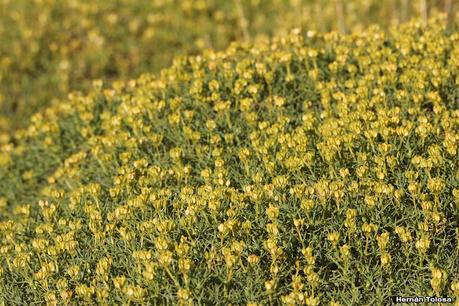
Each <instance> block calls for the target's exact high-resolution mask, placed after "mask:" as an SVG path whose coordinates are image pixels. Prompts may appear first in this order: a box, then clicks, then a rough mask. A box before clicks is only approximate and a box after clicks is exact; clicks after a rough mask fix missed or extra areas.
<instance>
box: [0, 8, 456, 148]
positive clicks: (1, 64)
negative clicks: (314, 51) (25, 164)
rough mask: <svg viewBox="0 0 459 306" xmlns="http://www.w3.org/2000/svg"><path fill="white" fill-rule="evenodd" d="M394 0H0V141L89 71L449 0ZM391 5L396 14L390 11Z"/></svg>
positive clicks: (110, 72) (111, 74) (404, 12)
mask: <svg viewBox="0 0 459 306" xmlns="http://www.w3.org/2000/svg"><path fill="white" fill-rule="evenodd" d="M395 2H397V1H394V3H392V1H377V0H349V1H343V0H338V1H335V0H321V1H315V0H314V1H313V0H296V1H286V0H281V1H279V0H263V1H260V0H235V1H221V0H180V1H179V0H167V1H166V0H136V1H131V0H119V1H112V0H107V1H91V0H2V1H0V12H1V13H0V143H6V142H8V140H9V133H8V131H11V130H12V129H16V128H18V127H24V126H27V123H28V122H29V118H30V115H32V114H33V113H34V112H35V111H37V110H39V109H42V108H43V107H44V106H46V105H50V104H51V103H53V101H54V102H56V103H59V102H58V98H62V97H64V98H65V96H66V94H67V93H68V92H69V91H71V90H81V89H86V88H88V87H89V85H90V84H91V79H93V78H105V79H108V80H113V79H129V78H133V77H138V75H139V74H140V73H144V72H157V71H159V70H160V69H161V68H164V67H167V66H169V65H170V64H171V62H172V58H173V57H174V56H176V55H179V54H197V52H199V51H200V50H203V49H207V48H214V49H222V48H225V47H227V46H228V45H229V43H230V42H232V41H233V40H241V39H246V40H254V39H257V37H260V36H265V35H272V34H276V33H282V32H285V31H286V30H287V29H290V28H292V27H299V26H301V27H304V28H307V29H312V30H328V29H331V28H338V27H339V28H342V29H344V30H347V31H349V30H351V29H357V30H359V29H362V28H363V27H364V26H366V25H368V24H369V23H370V22H377V23H381V24H384V25H387V26H388V25H394V24H397V23H398V21H400V20H403V19H406V18H408V17H409V16H423V15H426V14H427V13H429V14H430V13H431V12H433V11H438V10H445V11H450V12H453V11H454V7H453V5H452V2H453V1H452V0H441V1H440V0H436V1H429V5H428V6H425V7H423V6H422V5H418V4H417V1H412V2H413V3H409V2H408V1H407V0H406V1H404V0H402V1H401V3H400V4H397V3H395ZM415 2H416V3H415ZM422 2H423V1H421V3H422ZM448 3H450V4H451V5H449V6H448V5H447V4H448ZM398 6H400V9H399V10H398V11H400V14H399V13H394V12H396V11H397V10H394V7H398ZM336 12H340V14H339V16H340V18H338V19H336V18H335V16H336ZM451 14H452V13H451Z"/></svg>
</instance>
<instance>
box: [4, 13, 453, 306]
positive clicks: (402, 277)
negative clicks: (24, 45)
mask: <svg viewBox="0 0 459 306" xmlns="http://www.w3.org/2000/svg"><path fill="white" fill-rule="evenodd" d="M442 24H444V23H443V21H441V20H432V21H431V22H430V25H429V26H428V27H427V28H424V27H423V26H421V23H420V22H415V23H412V24H409V25H404V26H401V27H400V28H399V29H398V30H397V31H393V32H390V33H385V32H383V31H381V30H379V29H377V28H374V27H371V28H369V29H368V31H367V32H365V33H362V34H354V35H346V36H341V35H338V34H337V33H330V34H325V35H319V34H314V33H312V32H309V34H308V35H304V36H302V35H300V34H299V33H298V31H297V32H294V33H291V34H289V35H287V36H283V37H279V38H276V39H274V40H272V41H270V42H262V41H260V42H258V43H256V44H248V43H247V44H244V43H240V44H233V45H232V46H231V47H229V48H228V49H227V50H226V51H224V52H214V51H208V52H205V53H204V54H203V55H201V56H195V57H189V58H180V59H177V60H175V61H174V63H173V65H172V66H171V67H170V68H169V69H166V70H163V71H162V73H161V74H160V75H157V76H154V75H143V76H142V77H140V78H138V79H135V80H130V81H126V82H114V83H113V84H112V85H104V84H103V83H102V82H100V81H95V82H94V84H93V87H92V89H91V91H89V92H88V93H87V94H85V95H83V94H78V93H74V94H71V95H69V97H68V99H67V100H65V101H61V102H60V103H58V104H57V105H56V106H53V107H51V108H48V109H47V110H46V111H44V112H42V113H39V114H36V115H34V116H33V118H32V120H31V124H30V126H29V127H28V128H27V129H25V130H21V131H19V132H17V133H16V135H15V137H14V138H13V139H12V141H11V142H10V143H8V144H7V145H3V146H1V151H0V182H1V184H2V185H1V188H0V198H1V200H0V220H1V221H0V253H1V257H0V260H1V264H0V267H1V268H0V277H1V279H0V299H4V300H5V301H13V302H15V303H24V304H31V303H32V302H35V303H39V304H41V303H44V302H46V303H49V304H51V305H53V304H59V305H61V304H65V303H69V304H88V303H90V302H93V303H97V304H101V303H108V304H120V303H128V302H131V303H144V304H148V303H151V304H153V303H157V304H176V303H180V304H190V303H191V304H193V303H194V304H219V303H221V304H229V303H233V304H249V305H256V303H259V304H269V303H273V304H277V303H280V302H282V303H284V304H289V305H294V304H306V305H318V303H319V302H320V303H322V304H328V303H330V304H331V305H360V304H368V305H383V304H387V303H388V298H389V297H390V296H392V295H404V296H415V295H420V296H426V295H439V296H451V297H453V296H456V297H458V296H459V279H458V278H459V272H458V265H457V263H458V254H459V253H458V252H459V248H458V239H459V231H458V218H459V216H458V205H459V186H458V185H459V184H458V180H459V167H458V165H459V162H458V151H457V144H458V140H459V110H458V104H459V102H458V99H459V86H458V85H459V74H458V72H459V34H458V33H457V32H447V31H445V29H444V27H443V26H442Z"/></svg>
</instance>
